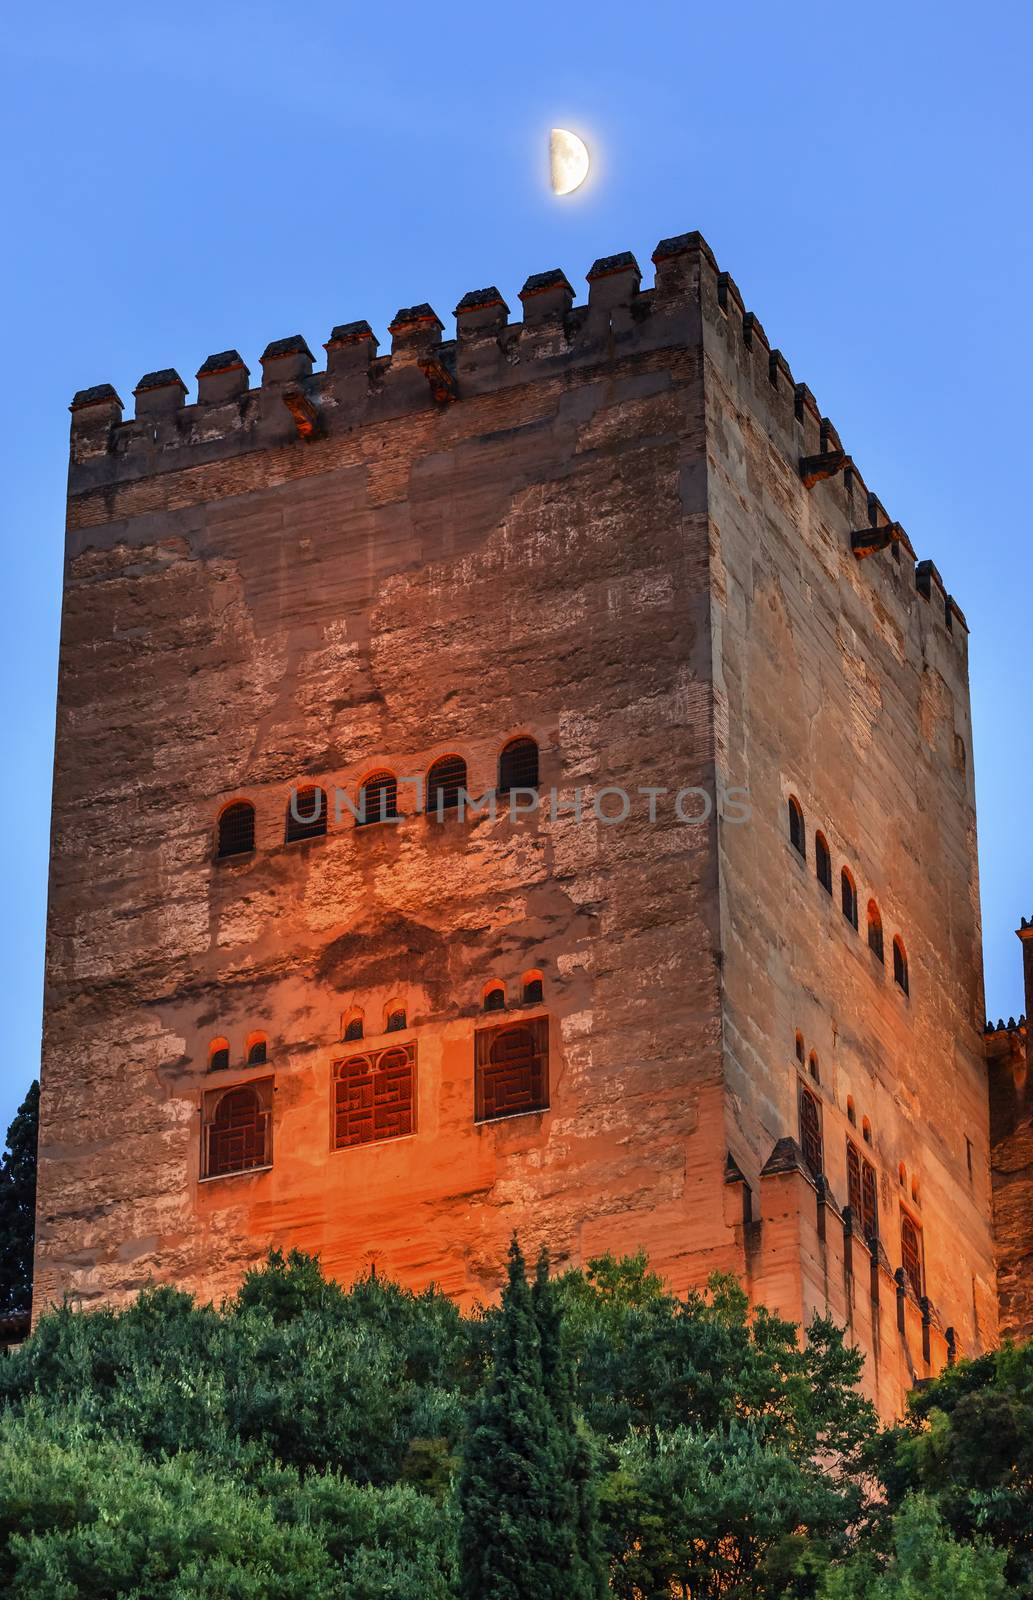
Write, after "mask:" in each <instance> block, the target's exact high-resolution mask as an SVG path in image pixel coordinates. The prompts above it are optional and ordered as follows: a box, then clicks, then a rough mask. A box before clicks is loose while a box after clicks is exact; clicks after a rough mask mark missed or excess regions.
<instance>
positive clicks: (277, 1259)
mask: <svg viewBox="0 0 1033 1600" xmlns="http://www.w3.org/2000/svg"><path fill="white" fill-rule="evenodd" d="M860 1363H861V1358H860V1356H859V1354H858V1353H857V1352H856V1351H853V1350H851V1349H849V1348H848V1347H847V1346H845V1344H844V1342H843V1339H842V1337H841V1335H840V1334H839V1332H838V1331H837V1330H836V1329H835V1328H834V1327H833V1326H832V1325H831V1324H830V1323H829V1322H827V1321H823V1320H821V1319H818V1320H816V1321H815V1322H814V1323H812V1325H811V1327H810V1328H809V1329H808V1332H807V1338H806V1340H805V1341H803V1342H801V1340H800V1337H799V1330H798V1329H796V1328H795V1327H794V1326H793V1325H792V1324H790V1323H787V1322H784V1321H782V1320H781V1319H780V1318H777V1317H774V1316H772V1315H770V1314H769V1313H767V1312H765V1311H763V1310H757V1309H753V1310H751V1309H750V1308H749V1307H748V1305H747V1301H746V1297H745V1295H744V1294H743V1293H742V1290H741V1289H740V1288H739V1286H738V1284H737V1283H736V1282H735V1281H734V1280H730V1279H723V1278H716V1279H714V1280H713V1282H712V1283H711V1285H710V1288H709V1290H708V1291H707V1292H706V1293H693V1294H689V1295H688V1296H686V1297H685V1298H684V1299H680V1298H678V1297H677V1296H675V1295H672V1294H671V1293H670V1292H669V1291H668V1290H667V1289H666V1287H665V1286H664V1284H663V1283H662V1282H661V1280H660V1279H659V1278H657V1277H656V1276H655V1275H654V1274H652V1273H650V1271H649V1269H648V1265H647V1263H646V1261H645V1260H644V1258H641V1257H634V1258H628V1259H624V1260H621V1261H615V1260H613V1259H612V1258H610V1257H604V1258H601V1259H600V1260H597V1261H593V1262H590V1263H589V1264H588V1266H587V1267H585V1268H584V1269H579V1270H574V1271H568V1272H565V1273H562V1274H561V1275H559V1276H558V1277H550V1274H549V1264H548V1258H547V1256H545V1255H544V1254H543V1255H542V1256H541V1257H540V1258H539V1261H538V1264H537V1269H536V1272H535V1274H534V1279H533V1282H531V1283H529V1282H528V1278H527V1273H526V1270H525V1267H524V1262H523V1258H522V1256H521V1254H520V1251H519V1248H518V1246H517V1245H516V1242H515V1241H514V1247H513V1250H512V1252H511V1256H510V1266H509V1280H508V1284H507V1288H506V1290H505V1292H504V1295H503V1299H502V1304H501V1306H499V1307H498V1308H495V1309H493V1310H489V1311H486V1312H484V1313H477V1314H475V1315H472V1316H464V1315H462V1314H461V1313H460V1312H459V1311H458V1310H457V1308H456V1307H455V1306H454V1305H453V1304H452V1302H451V1301H450V1300H448V1299H447V1298H446V1297H445V1296H444V1295H442V1294H440V1293H438V1292H436V1291H433V1290H430V1291H428V1292H426V1293H424V1294H412V1293H410V1292H408V1291H406V1290H403V1289H401V1288H399V1287H398V1286H396V1285H394V1284H391V1283H385V1282H381V1281H377V1280H374V1279H365V1280H363V1281H361V1282H359V1283H357V1284H355V1285H354V1286H353V1287H352V1288H351V1289H349V1290H344V1289H342V1288H341V1287H340V1286H339V1285H337V1284H335V1283H333V1282H331V1281H328V1280H327V1279H326V1278H325V1277H324V1276H323V1274H322V1272H321V1270H320V1267H319V1264H318V1262H317V1261H315V1260H314V1259H312V1258H311V1257H308V1256H304V1255H302V1254H300V1253H297V1252H292V1253H291V1254H290V1255H287V1256H284V1255H282V1254H280V1253H279V1252H275V1251H274V1252H273V1253H272V1254H271V1255H270V1257H269V1260H268V1261H267V1263H266V1264H265V1266H264V1267H262V1268H261V1270H257V1271H254V1272H250V1273H248V1275H247V1277H246V1278H245V1280H244V1282H243V1284H242V1285H241V1288H240V1290H239V1292H238V1293H237V1295H236V1296H234V1297H233V1298H232V1299H231V1300H229V1301H227V1302H226V1303H225V1304H224V1305H223V1306H222V1307H220V1308H215V1307H212V1306H201V1305H197V1304H196V1303H195V1301H194V1300H193V1299H192V1298H191V1297H190V1296H189V1295H185V1294H181V1293H179V1292H178V1291H176V1290H175V1289H171V1288H153V1289H148V1290H147V1291H145V1292H144V1293H142V1294H141V1295H140V1296H139V1297H138V1298H137V1300H136V1301H135V1302H134V1303H133V1304H132V1305H129V1306H127V1307H125V1308H124V1309H121V1310H118V1311H114V1310H111V1309H100V1310H96V1311H90V1312H76V1311H72V1310H71V1309H70V1308H64V1309H60V1310H57V1311H54V1312H52V1313H50V1314H48V1315H47V1316H44V1317H43V1318H42V1319H41V1320H40V1323H39V1325H38V1327H37V1329H36V1331H35V1333H34V1334H33V1335H32V1337H31V1338H30V1339H29V1340H27V1341H26V1343H25V1344H24V1345H22V1346H21V1347H20V1348H18V1349H16V1350H13V1351H11V1352H9V1353H8V1354H7V1355H6V1356H4V1357H3V1358H0V1593H3V1594H10V1595H11V1596H12V1597H13V1600H75V1597H77V1596H80V1595H83V1596H85V1595H108V1596H118V1597H122V1596H124V1597H125V1600H152V1597H153V1600H173V1597H175V1600H181V1597H184V1600H185V1597H186V1596H187V1595H190V1596H201V1597H203V1600H216V1597H220V1600H223V1597H225V1600H266V1597H269V1600H272V1597H273V1596H277V1597H284V1600H292V1597H293V1596H295V1595H297V1596H299V1597H300V1596H302V1595H304V1596H310V1597H312V1600H329V1597H331V1596H333V1597H334V1600H337V1597H341V1600H417V1596H418V1597H420V1600H516V1597H517V1596H519V1597H520V1600H526V1597H527V1596H529V1595H534V1596H535V1600H560V1597H562V1600H601V1596H603V1595H604V1594H605V1593H607V1592H609V1593H612V1594H615V1595H617V1596H618V1597H620V1600H671V1597H672V1596H681V1597H683V1600H889V1597H890V1596H891V1595H893V1596H897V1595H900V1596H903V1597H904V1600H946V1597H947V1596H948V1595H950V1596H952V1597H953V1596H954V1595H963V1596H965V1597H966V1600H1006V1597H1007V1596H1013V1597H1018V1596H1027V1597H1033V1577H1031V1574H1033V1443H1031V1441H1033V1354H1031V1351H1030V1350H1029V1349H1026V1348H1023V1349H1006V1350H1003V1351H1000V1352H997V1353H996V1354H995V1355H993V1356H988V1357H984V1358H982V1359H981V1360H980V1361H975V1362H971V1363H968V1364H962V1365H959V1366H957V1367H955V1368H953V1369H951V1370H950V1371H949V1372H948V1373H946V1374H944V1375H943V1376H942V1377H941V1378H940V1379H939V1380H937V1382H936V1383H933V1384H930V1385H928V1386H927V1387H925V1388H924V1389H923V1390H922V1391H920V1392H919V1393H917V1394H916V1395H915V1396H914V1397H913V1399H912V1402H911V1406H910V1410H909V1412H908V1415H907V1417H906V1418H905V1419H904V1421H903V1422H902V1423H901V1424H900V1426H899V1427H897V1428H894V1429H890V1430H886V1431H885V1432H882V1433H880V1432H879V1430H878V1428H877V1424H876V1420H875V1417H874V1413H873V1411H872V1409H871V1407H870V1406H869V1405H868V1404H867V1402H866V1401H865V1400H864V1399H863V1398H862V1396H861V1394H860V1392H859V1387H858V1378H859V1375H860ZM873 1491H874V1492H873ZM1009 1585H1011V1586H1012V1587H1009Z"/></svg>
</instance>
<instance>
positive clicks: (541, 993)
mask: <svg viewBox="0 0 1033 1600" xmlns="http://www.w3.org/2000/svg"><path fill="white" fill-rule="evenodd" d="M521 995H522V997H523V1002H524V1005H525V1006H540V1005H541V1003H542V1001H543V1000H544V999H545V982H544V979H543V978H542V975H541V973H540V972H525V973H524V976H523V978H522V980H521Z"/></svg>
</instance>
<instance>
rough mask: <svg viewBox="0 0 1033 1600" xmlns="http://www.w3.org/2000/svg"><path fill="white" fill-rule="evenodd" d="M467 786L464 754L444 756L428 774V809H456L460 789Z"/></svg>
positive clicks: (440, 811)
mask: <svg viewBox="0 0 1033 1600" xmlns="http://www.w3.org/2000/svg"><path fill="white" fill-rule="evenodd" d="M465 788H466V762H465V761H464V760H463V758H462V756H442V757H441V759H440V761H435V763H434V765H433V766H432V767H431V769H430V772H429V773H428V775H427V810H428V811H436V812H437V814H438V815H439V816H440V815H441V813H442V812H443V811H455V809H456V808H457V806H458V805H459V791H460V790H461V789H465Z"/></svg>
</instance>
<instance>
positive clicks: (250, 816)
mask: <svg viewBox="0 0 1033 1600" xmlns="http://www.w3.org/2000/svg"><path fill="white" fill-rule="evenodd" d="M254 848H255V808H254V806H253V805H251V804H250V802H249V801H247V800H237V801H235V802H234V804H233V805H231V806H227V807H226V809H225V811H224V812H223V813H222V816H221V817H220V818H219V860H220V861H224V860H225V859H226V857H227V856H246V855H250V853H251V851H252V850H253V849H254Z"/></svg>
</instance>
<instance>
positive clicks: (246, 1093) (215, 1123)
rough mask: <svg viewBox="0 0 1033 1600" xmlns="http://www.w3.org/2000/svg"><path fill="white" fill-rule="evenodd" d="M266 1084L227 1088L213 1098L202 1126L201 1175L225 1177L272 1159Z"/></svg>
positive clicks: (262, 1165) (247, 1170)
mask: <svg viewBox="0 0 1033 1600" xmlns="http://www.w3.org/2000/svg"><path fill="white" fill-rule="evenodd" d="M271 1115H272V1114H271V1112H270V1110H269V1085H268V1084H262V1085H258V1084H256V1085H248V1087H247V1088H244V1089H229V1090H227V1092H226V1093H225V1094H222V1095H220V1096H219V1097H218V1098H217V1099H216V1098H215V1097H212V1101H211V1103H210V1105H209V1108H208V1115H207V1120H206V1123H205V1129H204V1175H205V1177H207V1178H220V1177H225V1176H227V1175H228V1174H230V1173H234V1172H249V1171H251V1170H253V1169H254V1168H255V1167H267V1166H269V1164H270V1162H271V1161H272V1139H271V1137H270V1135H271Z"/></svg>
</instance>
